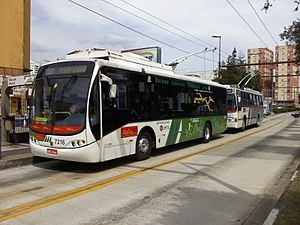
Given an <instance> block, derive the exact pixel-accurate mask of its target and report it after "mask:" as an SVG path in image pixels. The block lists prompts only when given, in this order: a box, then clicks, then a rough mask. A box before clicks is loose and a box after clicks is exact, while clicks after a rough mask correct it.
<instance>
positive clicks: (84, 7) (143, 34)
mask: <svg viewBox="0 0 300 225" xmlns="http://www.w3.org/2000/svg"><path fill="white" fill-rule="evenodd" d="M67 1H69V2H70V3H72V4H74V5H76V6H78V7H80V8H83V9H85V10H87V11H89V12H91V13H94V14H96V15H98V16H100V17H102V18H104V19H107V20H109V21H111V22H113V23H115V24H117V25H119V26H122V27H124V28H126V29H128V30H131V31H132V32H135V33H137V34H139V35H142V36H144V37H146V38H148V39H151V40H153V41H156V42H158V43H161V44H163V45H166V46H168V47H170V48H173V49H175V50H178V51H180V52H183V53H186V54H191V52H189V51H186V50H184V49H181V48H178V47H176V46H173V45H171V44H168V43H166V42H164V41H161V40H159V39H157V38H154V37H151V36H150V35H147V34H145V33H142V32H140V31H138V30H136V29H134V28H131V27H129V26H127V25H125V24H123V23H121V22H118V21H116V20H114V19H112V18H110V17H108V16H105V15H103V14H101V13H99V12H96V11H95V10H93V9H90V8H88V7H87V6H84V5H82V4H80V3H78V2H76V1H73V0H67ZM195 56H196V57H199V58H201V59H204V60H208V61H212V60H211V59H205V58H204V57H201V56H199V55H195Z"/></svg>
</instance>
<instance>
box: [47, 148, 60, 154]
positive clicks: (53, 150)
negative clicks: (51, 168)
mask: <svg viewBox="0 0 300 225" xmlns="http://www.w3.org/2000/svg"><path fill="white" fill-rule="evenodd" d="M47 154H49V155H57V154H58V151H57V150H56V149H51V148H47Z"/></svg>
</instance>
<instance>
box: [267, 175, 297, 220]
mask: <svg viewBox="0 0 300 225" xmlns="http://www.w3.org/2000/svg"><path fill="white" fill-rule="evenodd" d="M280 201H282V202H281V206H280V211H279V214H278V216H277V218H276V220H275V222H274V224H273V225H299V224H300V172H298V173H297V176H296V178H295V179H294V180H293V181H292V182H291V183H290V185H289V187H288V189H287V191H286V192H285V193H284V195H283V198H282V199H281V200H280Z"/></svg>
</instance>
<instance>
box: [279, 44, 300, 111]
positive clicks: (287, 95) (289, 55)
mask: <svg viewBox="0 0 300 225" xmlns="http://www.w3.org/2000/svg"><path fill="white" fill-rule="evenodd" d="M294 61H295V46H294V45H287V46H276V47H275V62H285V63H278V64H276V66H275V79H274V80H275V83H274V86H275V95H274V103H275V105H282V106H283V107H285V106H286V107H292V106H297V107H298V106H299V105H300V104H299V103H300V102H299V75H298V70H299V68H298V65H297V64H296V63H293V62H294Z"/></svg>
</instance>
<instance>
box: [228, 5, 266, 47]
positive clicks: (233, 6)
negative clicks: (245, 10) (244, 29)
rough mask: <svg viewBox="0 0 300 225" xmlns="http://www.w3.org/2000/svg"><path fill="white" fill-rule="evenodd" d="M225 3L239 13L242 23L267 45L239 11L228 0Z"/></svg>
mask: <svg viewBox="0 0 300 225" xmlns="http://www.w3.org/2000/svg"><path fill="white" fill-rule="evenodd" d="M226 1H227V3H228V4H229V5H230V6H231V8H232V9H233V10H234V11H235V12H236V13H237V14H238V15H239V17H240V18H241V19H242V20H243V21H244V23H245V24H246V25H247V26H248V27H249V28H250V30H251V31H252V32H253V33H254V34H255V36H256V37H257V38H258V39H259V40H260V41H261V42H262V43H263V44H264V45H265V46H266V47H267V48H269V47H268V45H267V44H266V42H265V41H264V40H263V39H262V38H261V37H260V36H259V35H258V34H257V33H256V31H255V30H254V29H253V28H252V27H251V26H250V24H249V23H248V22H247V21H246V20H245V19H244V17H243V16H242V15H241V14H240V13H239V11H238V10H237V9H236V8H235V7H234V6H233V5H232V4H231V2H230V1H229V0H226Z"/></svg>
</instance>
